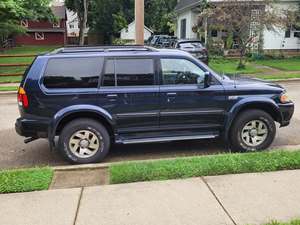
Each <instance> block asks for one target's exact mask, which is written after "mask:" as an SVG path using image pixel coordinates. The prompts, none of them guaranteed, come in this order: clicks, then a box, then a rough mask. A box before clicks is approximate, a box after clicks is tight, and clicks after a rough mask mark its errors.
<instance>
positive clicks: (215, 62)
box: [209, 59, 262, 74]
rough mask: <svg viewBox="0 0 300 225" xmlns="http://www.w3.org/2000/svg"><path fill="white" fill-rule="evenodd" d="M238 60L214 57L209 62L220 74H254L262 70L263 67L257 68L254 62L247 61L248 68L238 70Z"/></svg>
mask: <svg viewBox="0 0 300 225" xmlns="http://www.w3.org/2000/svg"><path fill="white" fill-rule="evenodd" d="M237 66H238V60H235V59H212V60H211V61H210V62H209V67H211V68H212V69H213V70H214V71H216V72H218V73H219V74H223V73H224V74H253V73H260V72H262V70H261V69H258V68H256V67H255V66H254V65H253V64H252V63H249V62H247V63H246V68H245V69H243V70H238V69H237Z"/></svg>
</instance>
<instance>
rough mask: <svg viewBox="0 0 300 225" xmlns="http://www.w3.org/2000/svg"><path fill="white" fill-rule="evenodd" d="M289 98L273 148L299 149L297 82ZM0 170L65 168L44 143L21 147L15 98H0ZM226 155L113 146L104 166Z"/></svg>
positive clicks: (167, 146)
mask: <svg viewBox="0 0 300 225" xmlns="http://www.w3.org/2000/svg"><path fill="white" fill-rule="evenodd" d="M283 86H284V87H286V88H287V90H288V93H289V96H290V97H291V99H292V100H293V101H294V102H295V103H296V111H295V115H294V118H293V120H292V122H291V125H290V126H288V127H286V128H281V129H279V130H278V133H277V137H276V139H275V141H274V143H273V146H272V147H276V148H277V147H278V148H280V146H286V145H300V135H299V133H300V108H298V107H297V105H300V94H299V92H300V82H290V83H284V84H283ZM0 115H1V117H0V141H1V145H0V155H1V157H0V168H15V167H32V166H41V165H51V166H54V165H64V164H67V163H66V162H65V161H64V160H62V159H61V157H60V156H59V154H58V153H57V152H55V151H54V152H51V151H50V150H49V147H48V142H47V141H46V140H37V141H35V142H32V143H29V144H27V145H26V144H24V142H23V140H24V138H22V137H20V136H18V135H17V134H16V133H15V130H14V122H15V119H16V118H17V117H18V116H19V112H18V109H17V103H16V97H15V96H3V95H2V96H1V95H0ZM224 151H226V150H225V148H224V147H223V145H222V143H220V142H219V141H213V140H206V141H203V140H202V141H181V142H170V143H163V144H161V143H159V144H135V145H116V146H114V147H113V149H112V151H111V153H110V154H109V156H108V157H107V158H106V162H115V161H128V160H141V159H157V158H170V157H178V156H193V155H203V154H215V153H219V152H224Z"/></svg>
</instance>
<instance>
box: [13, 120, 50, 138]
mask: <svg viewBox="0 0 300 225" xmlns="http://www.w3.org/2000/svg"><path fill="white" fill-rule="evenodd" d="M49 124H50V123H49V121H47V120H33V119H24V118H19V119H17V121H16V123H15V130H16V132H17V133H18V134H19V135H20V136H23V137H35V138H47V137H48V128H49Z"/></svg>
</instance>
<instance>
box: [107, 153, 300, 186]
mask: <svg viewBox="0 0 300 225" xmlns="http://www.w3.org/2000/svg"><path fill="white" fill-rule="evenodd" d="M289 169H300V151H294V152H286V151H276V152H257V153H243V154H241V153H237V154H219V155H210V156H198V157H189V158H178V159H172V160H159V161H153V162H130V163H123V164H116V165H112V166H111V167H110V183H111V184H118V183H131V182H139V181H152V180H168V179H182V178H189V177H199V176H213V175H224V174H237V173H252V172H268V171H277V170H289Z"/></svg>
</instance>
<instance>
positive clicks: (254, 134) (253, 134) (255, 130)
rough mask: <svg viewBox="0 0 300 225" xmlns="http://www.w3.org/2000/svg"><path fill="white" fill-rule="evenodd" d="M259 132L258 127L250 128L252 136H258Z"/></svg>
mask: <svg viewBox="0 0 300 225" xmlns="http://www.w3.org/2000/svg"><path fill="white" fill-rule="evenodd" d="M257 133H258V131H257V129H252V130H250V136H251V137H255V136H257Z"/></svg>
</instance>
